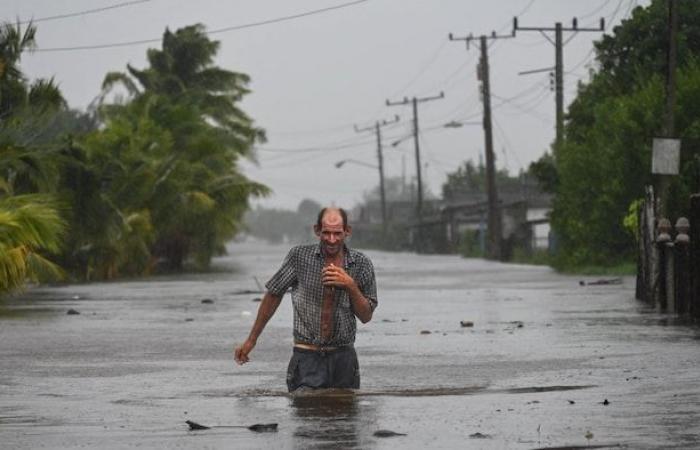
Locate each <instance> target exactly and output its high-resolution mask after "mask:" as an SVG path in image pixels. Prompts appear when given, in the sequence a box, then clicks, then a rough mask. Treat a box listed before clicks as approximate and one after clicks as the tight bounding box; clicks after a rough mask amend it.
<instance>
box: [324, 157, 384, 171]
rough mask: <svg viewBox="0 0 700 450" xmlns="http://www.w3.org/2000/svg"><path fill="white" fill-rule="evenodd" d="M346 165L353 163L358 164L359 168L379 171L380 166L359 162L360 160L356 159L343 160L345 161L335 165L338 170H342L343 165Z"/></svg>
mask: <svg viewBox="0 0 700 450" xmlns="http://www.w3.org/2000/svg"><path fill="white" fill-rule="evenodd" d="M345 163H353V164H357V165H358V166H365V167H369V168H370V169H379V166H375V165H374V164H370V163H366V162H364V161H358V160H356V159H343V160H340V161H338V162H337V163H335V167H336V168H337V169H340V168H341V167H343V164H345Z"/></svg>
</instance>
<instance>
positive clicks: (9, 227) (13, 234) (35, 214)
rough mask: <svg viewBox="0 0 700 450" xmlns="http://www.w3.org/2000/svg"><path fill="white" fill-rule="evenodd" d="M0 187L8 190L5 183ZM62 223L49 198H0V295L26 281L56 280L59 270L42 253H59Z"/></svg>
mask: <svg viewBox="0 0 700 450" xmlns="http://www.w3.org/2000/svg"><path fill="white" fill-rule="evenodd" d="M0 186H1V187H2V188H3V189H5V191H6V190H7V189H8V188H9V186H8V184H7V183H6V182H4V180H0ZM64 230H65V224H64V222H63V220H62V219H61V217H60V215H59V213H58V211H57V208H56V207H55V205H54V204H53V201H52V200H51V198H50V197H48V196H44V195H40V194H29V195H21V196H8V195H4V196H2V197H0V294H1V293H5V292H9V291H12V290H16V289H19V288H21V287H22V286H23V285H24V283H25V282H26V281H28V280H29V281H43V280H47V279H57V278H60V277H61V276H62V273H63V272H62V270H61V269H60V268H59V267H58V266H56V265H55V264H54V263H52V262H51V261H49V260H48V259H46V258H45V257H44V256H43V254H42V252H43V251H45V250H47V251H50V252H53V253H55V252H58V250H59V246H60V243H61V238H62V234H63V232H64Z"/></svg>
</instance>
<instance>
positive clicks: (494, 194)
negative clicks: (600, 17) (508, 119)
mask: <svg viewBox="0 0 700 450" xmlns="http://www.w3.org/2000/svg"><path fill="white" fill-rule="evenodd" d="M512 37H513V36H512V35H503V36H498V35H496V32H495V31H494V32H493V33H491V35H490V36H486V35H481V36H479V37H478V38H476V37H474V36H473V35H471V34H470V35H469V36H466V37H462V38H456V37H454V36H453V35H452V33H450V34H449V38H450V40H451V41H465V42H466V43H467V50H468V49H469V44H470V43H471V42H472V41H475V40H477V39H479V43H480V45H481V59H480V60H479V66H478V70H477V75H478V78H479V80H480V81H481V94H482V97H483V99H482V101H483V103H484V143H485V153H486V196H487V200H488V230H487V231H488V246H487V249H486V256H487V258H489V259H496V260H499V259H501V258H502V257H503V253H502V241H503V236H502V234H503V225H502V221H501V210H500V208H499V205H498V189H497V187H496V161H495V160H496V158H495V156H494V153H493V129H492V128H491V80H490V75H489V51H488V40H489V39H506V38H512Z"/></svg>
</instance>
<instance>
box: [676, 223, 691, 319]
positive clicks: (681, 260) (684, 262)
mask: <svg viewBox="0 0 700 450" xmlns="http://www.w3.org/2000/svg"><path fill="white" fill-rule="evenodd" d="M689 231H690V223H689V222H688V219H686V218H685V217H679V218H678V220H677V221H676V239H675V241H674V244H675V252H674V253H675V261H674V267H675V271H676V279H675V285H676V303H675V304H676V312H677V313H678V314H682V315H686V314H688V312H689V310H688V307H689V305H690V295H691V291H690V289H691V288H690V237H689V236H688V232H689Z"/></svg>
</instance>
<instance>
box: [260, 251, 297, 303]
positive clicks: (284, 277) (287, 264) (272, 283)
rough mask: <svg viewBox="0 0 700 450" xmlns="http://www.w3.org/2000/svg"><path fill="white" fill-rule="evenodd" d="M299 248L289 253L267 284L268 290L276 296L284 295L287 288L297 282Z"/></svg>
mask: <svg viewBox="0 0 700 450" xmlns="http://www.w3.org/2000/svg"><path fill="white" fill-rule="evenodd" d="M296 250H297V248H296V247H295V248H293V249H291V250H290V251H289V253H287V257H286V258H284V261H283V262H282V266H281V267H280V268H279V270H278V271H277V273H275V274H274V275H273V276H272V278H270V280H269V281H268V282H267V283H266V284H265V287H266V288H267V290H268V291H269V292H270V293H271V294H272V295H274V296H277V297H280V298H281V297H282V296H283V295H284V294H285V292H287V290H288V289H289V288H290V287H292V286H294V285H295V284H296V283H297V273H296V269H295V267H296V264H295V262H296V259H297V254H296V253H297V251H296Z"/></svg>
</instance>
